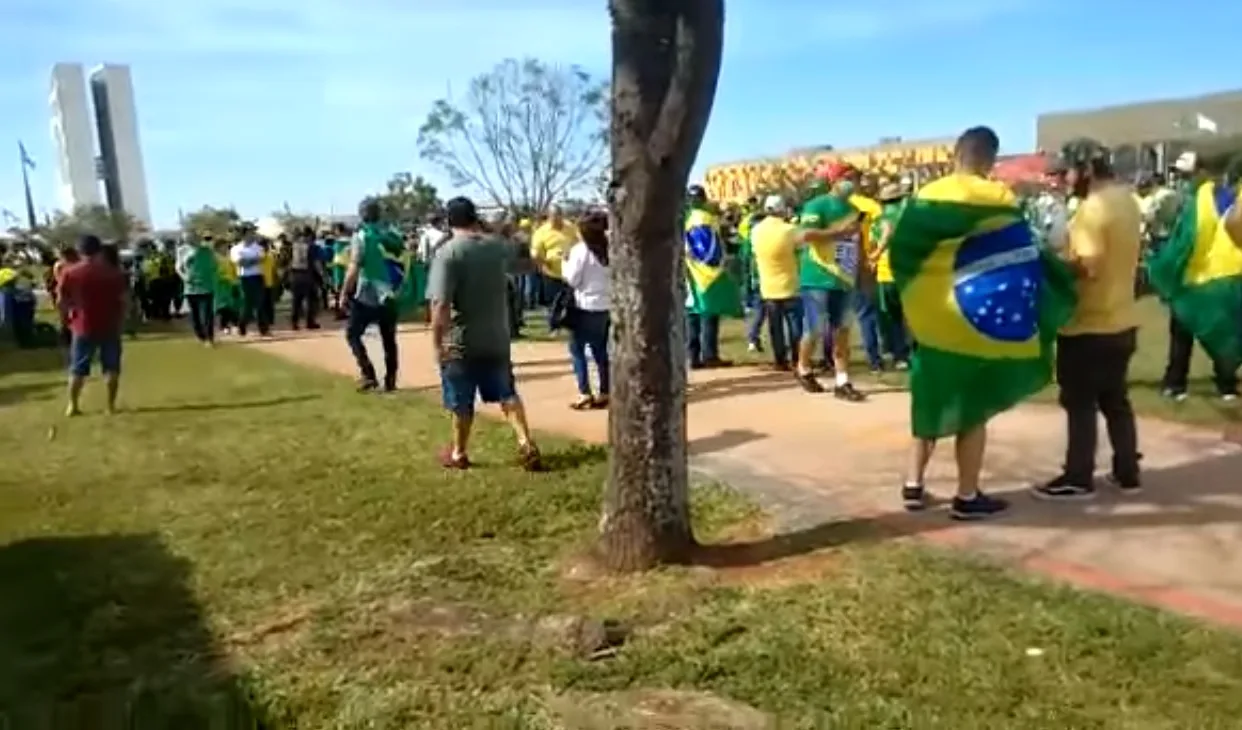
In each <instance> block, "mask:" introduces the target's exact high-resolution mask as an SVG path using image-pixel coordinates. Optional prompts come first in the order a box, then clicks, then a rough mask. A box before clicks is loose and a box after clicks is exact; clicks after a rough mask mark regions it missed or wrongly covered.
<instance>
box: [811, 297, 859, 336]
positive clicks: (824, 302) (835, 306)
mask: <svg viewBox="0 0 1242 730" xmlns="http://www.w3.org/2000/svg"><path fill="white" fill-rule="evenodd" d="M849 308H850V292H849V291H847V290H845V289H803V290H802V331H803V332H804V333H806V334H808V335H818V334H820V333H822V332H823V331H824V327H825V325H826V326H827V327H829V328H831V329H834V330H835V329H837V328H838V327H843V326H845V323H846V321H847V317H848V315H849Z"/></svg>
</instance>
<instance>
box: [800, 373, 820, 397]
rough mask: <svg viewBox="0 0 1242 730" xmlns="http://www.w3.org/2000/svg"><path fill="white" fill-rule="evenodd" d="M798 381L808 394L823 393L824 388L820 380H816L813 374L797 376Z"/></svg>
mask: <svg viewBox="0 0 1242 730" xmlns="http://www.w3.org/2000/svg"><path fill="white" fill-rule="evenodd" d="M795 377H796V378H797V379H798V385H801V386H802V389H803V390H805V391H806V392H808V393H823V392H824V386H822V385H820V384H819V380H817V379H816V378H815V375H814V374H813V373H798V374H797V375H796V376H795Z"/></svg>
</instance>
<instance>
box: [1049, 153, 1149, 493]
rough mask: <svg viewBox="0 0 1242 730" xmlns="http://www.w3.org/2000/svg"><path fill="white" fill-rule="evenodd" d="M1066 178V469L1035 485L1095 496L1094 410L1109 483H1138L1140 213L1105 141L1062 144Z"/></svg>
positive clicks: (1060, 360) (1127, 487) (1059, 369)
mask: <svg viewBox="0 0 1242 730" xmlns="http://www.w3.org/2000/svg"><path fill="white" fill-rule="evenodd" d="M1061 161H1062V162H1063V163H1064V164H1065V167H1066V182H1067V183H1068V185H1069V186H1070V189H1071V190H1072V191H1073V192H1074V194H1075V195H1076V196H1077V197H1078V198H1079V200H1080V202H1079V205H1078V209H1077V211H1076V213H1075V214H1074V217H1073V220H1071V221H1070V225H1069V240H1068V242H1067V245H1066V249H1065V251H1064V253H1063V255H1064V257H1065V259H1066V260H1067V261H1068V263H1069V264H1070V266H1071V268H1072V269H1073V270H1074V273H1075V275H1076V277H1077V286H1076V288H1077V293H1078V302H1077V304H1076V306H1075V310H1074V314H1073V316H1072V317H1071V318H1070V320H1069V322H1067V323H1066V324H1065V325H1064V326H1063V327H1062V328H1061V331H1060V333H1059V336H1058V338H1057V353H1056V358H1057V362H1056V376H1057V384H1058V385H1059V386H1060V401H1061V407H1062V408H1064V409H1065V415H1066V424H1067V439H1066V443H1067V446H1066V454H1065V461H1064V464H1065V467H1064V471H1063V472H1062V473H1061V474H1059V475H1058V476H1057V477H1056V478H1054V479H1052V480H1050V481H1048V482H1046V483H1044V484H1040V485H1037V486H1035V487H1034V488H1033V494H1034V496H1035V497H1037V498H1040V499H1048V500H1057V501H1061V500H1082V499H1089V498H1091V497H1094V496H1095V485H1094V480H1093V475H1094V473H1095V454H1096V444H1097V441H1098V438H1099V425H1098V423H1097V420H1096V419H1097V417H1098V416H1097V412H1099V413H1103V414H1104V420H1105V422H1106V423H1107V425H1108V436H1109V440H1110V441H1111V442H1112V447H1113V463H1112V473H1111V476H1112V482H1113V483H1114V484H1115V485H1116V486H1117V487H1118V488H1119V489H1121V490H1122V491H1123V492H1125V493H1134V492H1136V491H1137V490H1138V489H1139V484H1140V481H1139V454H1138V434H1137V427H1136V424H1135V418H1134V409H1133V408H1132V406H1131V405H1130V396H1129V385H1128V383H1127V380H1126V377H1127V372H1128V371H1129V367H1130V360H1131V358H1132V357H1133V356H1134V351H1135V348H1136V346H1137V330H1138V327H1137V326H1138V311H1137V308H1136V301H1135V296H1134V281H1135V274H1136V272H1137V270H1138V263H1139V252H1140V250H1141V248H1142V245H1141V227H1142V214H1141V212H1140V211H1139V206H1138V202H1137V201H1136V200H1135V198H1134V191H1133V190H1132V189H1131V188H1130V186H1129V185H1126V184H1125V183H1123V182H1121V181H1119V180H1117V178H1116V176H1115V175H1114V173H1113V167H1112V155H1111V153H1110V152H1109V150H1108V148H1106V147H1104V146H1103V145H1101V144H1100V143H1098V142H1096V141H1094V140H1087V139H1084V140H1074V141H1072V142H1070V143H1068V144H1066V145H1065V146H1064V147H1063V148H1062V149H1061Z"/></svg>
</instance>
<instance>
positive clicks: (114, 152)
mask: <svg viewBox="0 0 1242 730" xmlns="http://www.w3.org/2000/svg"><path fill="white" fill-rule="evenodd" d="M91 97H92V99H93V101H94V102H95V104H94V106H95V129H96V132H97V133H98V135H99V152H100V155H99V157H100V165H99V168H100V170H99V172H100V176H101V177H102V178H103V182H104V192H105V194H106V196H107V200H108V207H109V208H111V209H113V210H124V211H126V212H128V213H129V214H130V215H131V216H133V218H134V220H136V221H138V222H139V223H141V224H143V225H144V226H146V227H147V229H148V230H149V229H150V228H151V205H150V202H149V200H148V199H147V175H146V172H145V171H144V169H143V165H142V148H141V146H140V145H139V143H138V112H137V110H136V108H135V106H134V83H133V80H132V78H131V77H130V73H129V66H121V65H113V64H104V65H102V66H99V67H97V68H96V69H94V70H93V71H91Z"/></svg>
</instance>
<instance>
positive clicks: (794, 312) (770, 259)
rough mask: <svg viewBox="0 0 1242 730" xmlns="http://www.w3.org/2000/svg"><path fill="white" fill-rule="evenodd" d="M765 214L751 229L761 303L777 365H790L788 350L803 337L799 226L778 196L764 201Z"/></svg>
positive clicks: (796, 345)
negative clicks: (765, 314) (791, 221)
mask: <svg viewBox="0 0 1242 730" xmlns="http://www.w3.org/2000/svg"><path fill="white" fill-rule="evenodd" d="M763 208H764V217H763V218H762V220H760V221H759V222H757V223H755V224H754V226H753V227H752V228H751V231H750V239H751V253H752V255H753V257H754V262H755V271H756V274H757V275H758V277H757V278H758V280H759V298H760V306H761V307H763V310H762V311H764V312H766V313H767V320H768V333H769V337H770V338H771V340H772V357H773V358H774V360H775V361H776V367H777V368H779V369H781V370H788V369H789V368H790V351H791V350H795V351H796V349H797V347H798V343H799V341H800V340H801V339H802V317H803V314H802V299H801V292H800V289H799V283H798V229H797V227H796V226H794V225H793V224H792V223H789V222H787V221H786V220H785V219H784V214H785V212H786V211H785V201H784V200H783V199H782V198H781V197H780V196H779V195H772V196H769V197H768V199H767V200H765V201H764V204H763Z"/></svg>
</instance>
